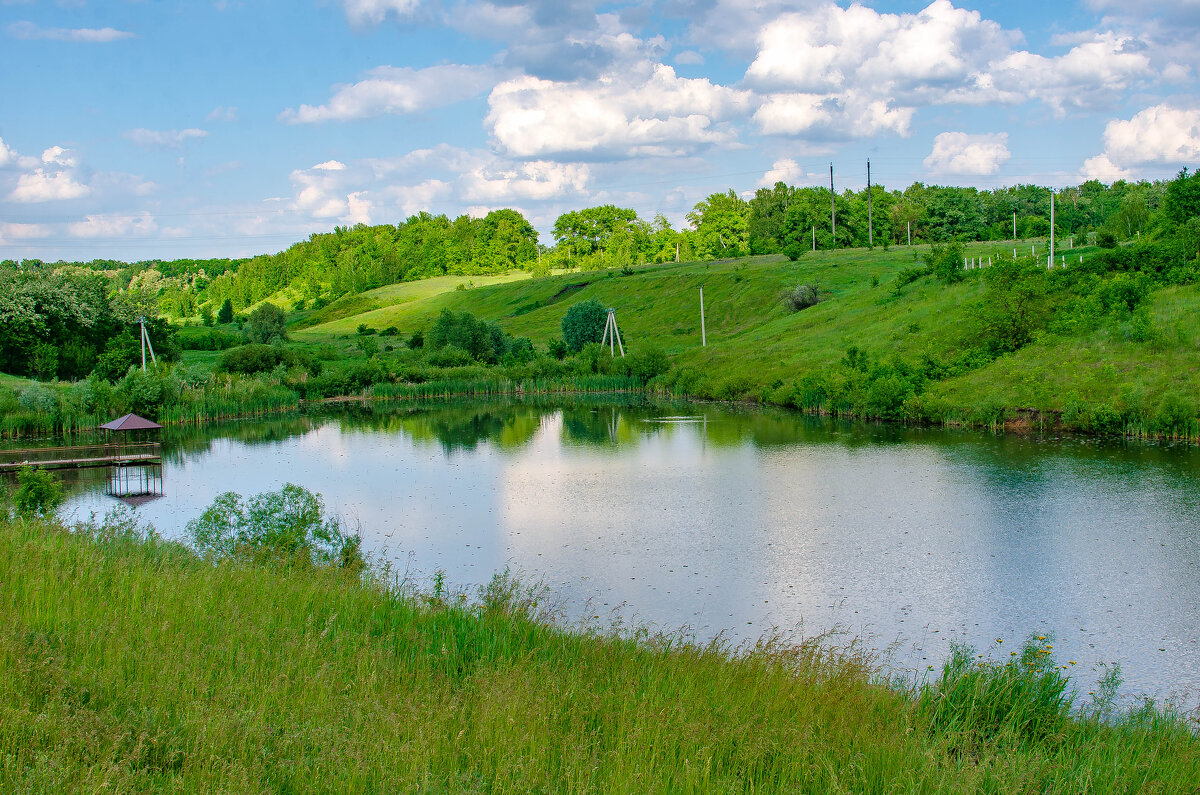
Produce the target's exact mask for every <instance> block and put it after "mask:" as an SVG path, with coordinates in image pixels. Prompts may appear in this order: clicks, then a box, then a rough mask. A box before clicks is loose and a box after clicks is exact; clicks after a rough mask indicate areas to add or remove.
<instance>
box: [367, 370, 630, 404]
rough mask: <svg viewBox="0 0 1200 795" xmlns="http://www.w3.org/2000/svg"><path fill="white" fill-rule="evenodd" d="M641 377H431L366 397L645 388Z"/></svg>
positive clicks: (376, 388) (381, 387)
mask: <svg viewBox="0 0 1200 795" xmlns="http://www.w3.org/2000/svg"><path fill="white" fill-rule="evenodd" d="M644 391H645V387H644V385H643V384H642V382H641V381H640V380H639V379H637V378H629V377H627V376H620V375H590V376H570V377H565V378H531V379H526V380H521V381H514V380H511V379H507V378H496V379H491V378H480V379H472V380H450V381H427V382H424V383H420V384H408V383H392V384H375V385H373V386H371V387H369V388H368V389H367V390H366V391H365V392H364V397H368V398H375V399H383V400H429V399H437V400H449V399H453V398H463V397H472V398H492V397H496V398H501V397H512V396H515V395H568V394H603V393H614V392H615V393H634V392H639V393H640V392H644Z"/></svg>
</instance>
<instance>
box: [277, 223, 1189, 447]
mask: <svg viewBox="0 0 1200 795" xmlns="http://www.w3.org/2000/svg"><path fill="white" fill-rule="evenodd" d="M1012 250H1013V245H1012V244H1011V243H1009V244H973V245H970V246H967V247H966V248H965V249H963V256H966V257H967V258H968V260H974V261H976V262H981V261H982V262H983V263H986V262H988V261H989V258H990V261H991V262H993V263H997V264H998V263H1000V262H1001V261H1002V260H1006V261H1008V262H1011V260H1012ZM1026 250H1027V249H1026ZM1042 250H1044V246H1043V247H1042ZM915 254H916V257H915V258H914V250H911V249H908V248H907V247H893V248H891V249H890V250H888V251H884V250H883V249H880V248H877V249H874V250H868V249H858V250H848V251H838V252H815V253H808V254H805V255H803V256H802V257H801V258H800V259H799V260H798V261H795V262H791V261H788V260H787V259H786V258H783V257H781V256H777V255H776V256H763V257H750V258H741V259H734V260H723V261H715V262H700V263H687V264H679V265H676V264H666V265H656V266H642V267H640V268H634V269H628V270H627V271H626V272H622V271H605V272H595V273H569V274H562V275H557V276H552V277H547V278H539V279H534V280H526V281H518V282H513V283H508V284H497V285H487V286H479V287H474V288H472V289H469V290H455V289H446V290H444V291H442V292H432V291H429V290H428V289H422V290H421V291H420V292H418V289H417V288H418V285H396V286H394V287H389V288H384V289H383V290H379V291H373V292H371V293H365V294H363V295H362V296H359V297H358V298H359V299H360V300H363V301H368V302H370V303H369V305H370V306H371V307H372V308H371V309H369V310H368V311H365V312H363V313H361V314H353V315H346V316H342V317H333V318H331V319H329V320H325V319H324V318H323V317H322V315H321V313H317V314H314V315H311V316H309V317H308V318H307V320H306V321H305V322H306V324H312V325H308V326H307V327H306V328H305V329H304V330H302V331H298V332H295V333H294V336H295V337H296V338H297V339H298V340H303V341H306V342H309V343H331V342H334V341H336V340H337V339H338V338H340V337H343V336H344V335H353V334H354V333H355V330H356V329H357V328H358V327H360V326H364V325H365V326H367V327H371V328H385V327H388V326H392V327H396V328H397V329H398V330H399V331H400V333H401V334H402V335H403V334H411V333H413V332H415V331H417V330H420V329H425V328H428V327H429V326H430V325H431V324H432V323H433V322H434V321H435V319H436V317H437V316H438V314H439V313H440V312H441V311H443V310H452V311H458V312H461V311H469V312H472V313H474V314H476V315H478V316H479V317H481V318H484V319H487V320H492V321H495V322H496V323H498V324H499V325H500V326H501V327H503V328H504V329H505V330H506V331H508V332H509V333H511V334H513V335H521V336H528V337H530V338H531V339H533V340H534V341H535V343H539V344H541V343H545V342H546V341H548V340H551V339H553V338H555V337H557V336H558V335H560V334H561V329H560V324H561V321H562V317H563V314H564V313H565V311H566V309H567V308H568V307H569V306H571V305H572V304H574V303H577V302H579V301H583V300H587V299H592V298H594V299H596V300H598V301H599V302H600V303H601V304H603V305H604V306H610V307H614V308H616V309H617V318H618V321H619V324H620V328H621V331H622V334H623V335H624V338H625V342H626V345H627V348H628V350H629V351H631V352H636V351H638V350H639V349H643V350H644V349H645V348H647V347H651V348H654V347H657V348H661V349H662V350H663V351H665V352H666V353H667V354H668V355H669V357H670V360H671V362H672V364H673V366H674V367H673V370H672V373H670V374H668V375H667V376H665V377H664V386H666V387H667V388H669V389H672V390H673V391H676V392H682V393H686V394H690V395H693V396H698V397H705V398H720V399H749V400H759V401H770V402H776V403H781V404H785V405H793V406H800V407H803V408H810V409H821V410H833V411H840V412H843V413H856V414H859V415H862V416H882V417H891V418H893V419H914V420H927V421H934V422H971V423H983V424H996V423H1003V422H1005V421H1006V420H1007V421H1010V422H1013V421H1021V422H1024V421H1028V420H1029V416H1028V413H1027V412H1025V411H1024V410H1033V411H1036V412H1039V413H1041V414H1042V415H1043V416H1042V417H1041V418H1040V420H1035V421H1044V422H1056V421H1058V420H1059V419H1061V418H1062V416H1065V418H1066V420H1067V421H1068V424H1073V425H1074V427H1078V428H1080V429H1084V430H1102V431H1118V432H1119V431H1122V430H1130V431H1132V432H1134V433H1149V432H1153V429H1154V428H1156V427H1159V425H1162V423H1163V422H1165V421H1166V420H1169V419H1171V418H1170V417H1165V414H1170V413H1172V412H1174V414H1177V415H1179V417H1183V416H1185V415H1186V419H1188V420H1192V419H1194V418H1195V417H1196V416H1197V410H1198V406H1197V404H1196V402H1195V398H1194V396H1195V395H1197V394H1200V315H1198V314H1197V312H1196V311H1195V310H1196V308H1197V307H1200V290H1198V288H1197V287H1196V286H1195V285H1182V286H1157V287H1153V286H1152V285H1151V284H1150V283H1149V282H1147V283H1145V284H1143V285H1141V286H1140V287H1138V288H1136V289H1137V290H1141V292H1140V293H1136V295H1134V298H1136V299H1137V300H1136V301H1135V302H1134V303H1135V306H1133V307H1132V308H1131V307H1130V306H1129V303H1128V302H1125V303H1122V304H1120V305H1112V306H1109V307H1104V306H1103V305H1098V306H1092V305H1090V304H1089V303H1088V302H1089V301H1090V300H1091V299H1092V293H1093V292H1095V291H1096V290H1097V289H1098V287H1097V285H1100V286H1101V287H1100V289H1103V282H1104V280H1103V279H1098V278H1097V276H1096V275H1095V273H1094V271H1090V270H1089V269H1088V268H1087V267H1086V263H1088V262H1089V261H1091V260H1092V259H1093V258H1094V257H1096V256H1097V255H1099V254H1100V251H1099V250H1097V249H1094V248H1092V249H1080V248H1076V249H1072V250H1071V251H1070V252H1069V260H1070V262H1069V264H1068V266H1067V267H1066V268H1056V269H1054V271H1051V272H1049V273H1046V274H1044V275H1042V276H1040V277H1039V276H1034V277H1033V278H1034V279H1035V280H1036V279H1038V278H1043V279H1044V280H1045V281H1046V282H1047V285H1044V287H1045V288H1046V289H1045V292H1046V295H1041V296H1039V297H1037V300H1038V301H1039V302H1040V303H1041V304H1042V306H1040V308H1038V312H1037V316H1036V317H1031V318H1030V319H1029V325H1028V328H1027V329H1026V331H1027V332H1028V339H1027V340H1016V341H1015V342H1017V343H1019V344H1010V343H1012V342H1014V341H1009V340H1004V339H1001V340H996V339H995V336H996V333H997V332H996V329H995V328H994V326H995V324H996V322H997V318H996V311H997V304H1000V303H1002V302H1004V301H1006V300H1010V298H1011V296H1007V295H999V294H998V288H996V287H995V286H989V283H988V281H987V279H986V276H987V272H988V268H987V267H986V266H984V267H981V268H974V269H968V270H966V271H964V273H963V278H962V279H961V280H957V281H952V282H949V283H947V282H945V281H942V280H939V279H938V278H937V277H936V276H935V275H934V274H932V273H921V274H919V275H918V274H917V273H915V272H914V271H916V270H919V268H920V267H922V266H923V263H924V262H925V261H926V260H929V259H931V257H932V256H933V252H932V251H931V250H930V248H929V247H928V246H926V247H920V248H919V249H917V250H916V252H915ZM1018 255H1020V250H1018ZM953 256H955V257H957V256H958V254H957V253H956V254H954V255H953ZM1081 256H1082V257H1083V258H1084V263H1085V264H1084V266H1081V265H1080V263H1079V257H1081ZM914 259H916V260H917V261H914ZM995 267H996V265H993V268H995ZM1042 270H1043V271H1044V270H1045V269H1044V268H1043V269H1042ZM914 276H915V278H914ZM907 279H913V281H911V282H908V283H905V282H906V280H907ZM1051 281H1053V282H1054V284H1053V285H1051V284H1049V282H1051ZM1122 283H1123V282H1122ZM798 285H813V286H814V287H815V288H816V289H817V291H818V293H819V297H820V301H819V303H817V304H816V305H813V306H811V307H809V308H806V309H803V311H792V310H791V309H790V308H789V306H787V303H786V301H785V300H784V299H785V298H786V295H787V293H788V291H791V290H794V289H795V288H796V287H797V286H798ZM447 286H448V285H447ZM701 288H703V290H704V301H705V325H706V332H707V341H708V345H707V347H702V346H701V339H700V337H701V329H700V289H701ZM1039 289H1040V288H1039ZM1135 292H1136V290H1135ZM380 304H384V305H380ZM1000 308H1001V309H1004V310H1005V311H1007V309H1006V308H1005V307H1000ZM331 309H332V307H331ZM326 311H328V310H326ZM1089 313H1090V314H1089ZM322 321H324V322H322ZM1006 348H1009V349H1006ZM873 374H874V376H875V377H874V378H872V375H873ZM855 377H858V378H859V380H860V381H865V382H867V383H860V384H850V385H849V386H848V387H847V386H846V382H847V379H849V380H853V379H854V378H855ZM889 379H890V380H889ZM881 380H882V381H883V382H884V383H883V385H882V386H879V387H878V388H876V389H875V395H874V397H873V398H872V396H871V395H870V394H869V393H870V391H871V389H872V387H873V386H874V385H875V384H876V383H877V382H879V381H881ZM839 389H841V390H843V392H844V393H845V394H843V395H842V397H841V402H839V396H838V395H837V394H835V393H836V391H837V390H839ZM847 390H848V391H847ZM872 401H873V402H872ZM1064 413H1065V414H1064ZM1179 417H1175V419H1178V418H1179ZM1156 418H1157V419H1156ZM1156 422H1157V423H1158V425H1156V424H1155V423H1156ZM1163 429H1164V430H1169V428H1167V427H1166V426H1164V427H1163ZM1176 432H1178V433H1186V432H1187V428H1186V426H1185V425H1180V427H1179V428H1178V429H1177V431H1176Z"/></svg>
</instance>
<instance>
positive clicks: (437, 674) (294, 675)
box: [0, 520, 1200, 793]
mask: <svg viewBox="0 0 1200 795" xmlns="http://www.w3.org/2000/svg"><path fill="white" fill-rule="evenodd" d="M544 599H545V595H544V594H542V593H540V592H538V591H537V590H527V589H524V588H522V587H520V586H519V585H517V584H515V583H513V582H512V581H511V580H506V579H503V578H501V579H498V580H497V581H495V582H494V583H493V585H492V586H491V587H490V588H488V589H487V590H486V591H485V592H483V593H481V594H480V595H479V596H478V597H477V598H475V599H460V598H456V597H452V596H447V595H446V594H445V593H444V592H443V593H438V594H426V595H421V594H418V593H415V592H413V591H412V590H411V589H409V588H406V587H403V583H402V582H397V580H396V579H394V578H392V577H391V576H390V575H389V574H388V573H386V572H383V573H378V572H377V573H376V574H375V575H374V576H373V577H368V578H367V579H359V578H356V577H353V576H348V575H347V574H346V573H345V571H344V570H341V569H321V568H318V569H313V568H312V567H294V568H287V567H284V568H267V567H263V566H260V565H254V564H252V563H248V562H239V561H238V560H226V561H224V562H220V563H216V564H214V563H213V562H210V561H205V560H201V559H200V558H198V557H197V556H196V555H195V554H194V553H193V552H191V551H190V550H188V549H186V548H184V547H182V546H180V545H178V544H174V543H169V542H165V541H162V540H160V539H157V538H154V537H149V538H147V537H145V536H143V535H142V534H139V533H138V532H137V531H136V530H135V529H134V528H132V527H131V526H130V524H129V522H128V521H116V522H110V523H109V524H108V525H106V526H104V527H102V528H99V529H96V528H86V527H85V528H76V529H75V530H74V531H68V530H67V529H65V528H63V527H61V526H58V525H56V524H54V523H45V522H38V521H17V520H5V521H0V612H2V613H3V615H4V616H5V621H4V622H0V671H3V674H4V675H3V676H0V791H4V792H98V791H111V792H354V793H363V792H367V793H369V792H401V791H403V792H409V791H429V792H455V793H457V792H578V793H587V792H597V793H610V792H672V793H674V792H685V793H686V792H696V793H711V792H786V793H796V792H844V793H850V792H853V793H863V792H963V793H966V792H1004V793H1009V792H1031V793H1032V792H1039V793H1042V792H1162V793H1169V792H1190V791H1192V790H1193V789H1194V788H1195V785H1196V782H1197V781H1200V742H1198V741H1197V738H1196V736H1195V734H1194V733H1193V732H1192V731H1190V730H1189V728H1188V726H1187V725H1186V724H1185V723H1184V722H1182V721H1181V720H1180V719H1179V718H1178V717H1174V716H1172V715H1170V714H1169V713H1165V712H1163V711H1161V710H1157V709H1152V708H1151V709H1141V710H1139V711H1137V712H1135V713H1127V714H1123V715H1117V716H1111V717H1109V718H1108V719H1107V720H1103V719H1100V718H1097V717H1095V716H1092V715H1090V714H1081V713H1079V712H1078V711H1073V712H1069V713H1064V712H1062V711H1061V710H1058V711H1057V712H1053V714H1054V715H1055V716H1056V717H1055V719H1054V720H1053V721H1051V722H1049V723H1045V724H1044V726H1043V729H1039V730H1038V731H1032V732H1031V731H1023V730H1022V731H1016V730H1013V731H1010V730H1008V729H1009V728H1011V727H1019V726H1024V725H1026V724H1027V723H1028V722H1027V721H1024V720H1023V719H1021V718H1019V717H1011V716H1013V715H1017V716H1019V715H1021V714H1022V712H1021V710H1022V709H1023V708H1022V707H1020V705H1021V704H1026V703H1029V699H1027V698H1025V697H1016V696H1014V695H1013V691H1012V688H1008V689H1005V688H1004V687H996V686H992V685H989V684H987V683H986V682H981V681H980V679H979V678H971V677H972V675H971V674H970V673H969V671H968V670H967V667H966V666H965V665H964V664H961V663H962V662H963V661H959V662H954V661H952V663H953V664H952V665H951V666H950V667H949V668H948V670H947V673H946V674H945V676H944V677H943V679H946V680H947V681H946V684H944V685H942V684H938V685H930V686H929V688H928V689H927V691H925V692H924V693H922V692H921V691H919V690H913V689H912V688H910V687H907V686H894V685H887V684H885V683H884V679H883V677H882V675H881V673H880V671H879V670H878V668H877V667H876V665H875V662H874V661H873V660H872V659H871V658H870V657H869V656H866V655H864V654H863V653H862V652H861V650H860V649H858V648H857V647H855V646H854V645H852V644H851V645H849V646H845V645H843V646H838V645H837V644H836V643H835V639H833V638H823V639H815V640H809V641H805V642H800V643H789V642H785V641H783V640H779V639H776V640H771V639H767V640H764V641H762V642H760V643H759V644H757V645H754V646H752V647H748V648H742V649H739V650H734V649H730V648H729V647H728V646H726V645H723V644H721V643H719V642H718V643H711V644H707V645H696V644H692V643H688V642H687V641H686V639H685V638H682V637H679V636H648V635H645V634H644V633H643V634H635V635H633V636H630V635H627V634H626V635H622V634H615V633H613V632H608V631H605V630H603V629H593V630H581V629H569V628H565V627H563V626H562V625H561V623H558V622H555V621H554V620H553V619H552V618H550V617H548V614H547V613H546V612H545V604H546V603H545V601H544ZM987 676H992V677H994V676H1001V678H1002V674H998V673H997V671H996V670H994V669H989V671H988V672H986V676H985V677H984V678H985V679H986V678H987ZM1040 692H1045V693H1046V698H1045V699H1043V700H1042V701H1041V702H1039V701H1038V698H1040V697H1035V698H1034V699H1033V702H1032V703H1034V704H1035V705H1036V704H1037V703H1047V704H1050V706H1049V707H1047V709H1051V711H1053V710H1055V709H1057V708H1055V707H1054V705H1053V702H1054V698H1055V693H1054V690H1053V688H1052V687H1051V688H1049V689H1046V688H1043V691H1040ZM988 701H998V702H999V703H1001V704H1008V705H1016V707H1015V709H1008V710H1007V712H1003V714H1002V713H1001V712H1000V711H997V710H996V709H994V708H991V707H988V706H987V705H986V703H980V702H988ZM964 705H965V706H964ZM1030 709H1033V710H1034V712H1035V713H1036V712H1037V710H1038V709H1041V708H1040V707H1036V706H1035V707H1031V708H1030ZM1025 714H1029V713H1028V711H1026V713H1025ZM1004 715H1008V716H1010V717H1004ZM1039 725H1042V724H1039ZM996 727H999V730H993V729H995V728H996Z"/></svg>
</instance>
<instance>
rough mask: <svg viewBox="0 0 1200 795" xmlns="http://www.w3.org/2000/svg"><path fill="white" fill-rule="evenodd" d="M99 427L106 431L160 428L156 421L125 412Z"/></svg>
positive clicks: (152, 429)
mask: <svg viewBox="0 0 1200 795" xmlns="http://www.w3.org/2000/svg"><path fill="white" fill-rule="evenodd" d="M100 427H101V428H103V429H104V430H106V431H154V430H158V429H160V428H162V426H161V425H159V424H158V423H157V422H152V421H151V420H148V419H146V418H145V417H139V416H138V415H136V414H126V415H125V416H124V417H118V418H117V419H115V420H113V421H112V422H106V423H104V424H103V425H101V426H100Z"/></svg>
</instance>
